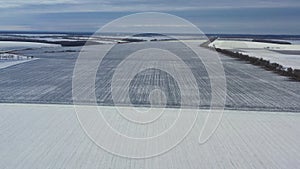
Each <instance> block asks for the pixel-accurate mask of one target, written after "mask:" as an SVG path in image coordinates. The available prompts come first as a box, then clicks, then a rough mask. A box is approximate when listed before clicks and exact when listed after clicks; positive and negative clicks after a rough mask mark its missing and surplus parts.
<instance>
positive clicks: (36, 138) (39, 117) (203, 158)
mask: <svg viewBox="0 0 300 169" xmlns="http://www.w3.org/2000/svg"><path fill="white" fill-rule="evenodd" d="M81 108H85V107H84V106H82V107H81ZM98 108H99V109H100V110H102V111H104V112H107V114H108V115H109V114H110V115H111V116H109V118H108V119H109V122H110V123H111V125H112V126H113V127H115V129H116V130H118V131H121V132H124V133H125V134H127V135H136V134H139V131H140V129H141V128H143V127H142V126H139V125H135V126H134V127H132V126H131V125H119V124H124V119H121V118H118V116H115V114H114V111H112V108H111V107H98ZM119 108H120V109H121V110H123V109H125V108H122V107H119ZM0 110H1V111H0V134H1V137H0V150H1V151H0V159H1V160H0V168H3V169H32V168H52V169H55V168H65V169H77V168H78V169H79V168H80V169H94V168H95V169H96V168H101V169H102V168H103V169H108V168H113V169H140V168H143V169H166V168H178V169H179V168H182V169H199V168H239V169H244V168H286V169H288V168H297V167H298V166H299V165H300V147H299V140H300V132H299V131H300V130H299V129H300V114H299V113H288V112H280V113H279V112H277V113H275V112H273V113H272V112H255V111H253V112H249V111H230V110H228V111H225V113H224V116H223V120H222V121H221V123H220V126H219V127H218V129H217V130H216V132H215V133H214V135H213V136H212V137H211V139H210V140H209V141H208V142H206V143H205V144H202V145H199V144H198V137H199V132H200V129H201V127H202V125H203V121H204V117H205V115H206V111H203V112H200V114H199V116H198V119H197V122H196V125H195V126H194V128H193V129H192V131H191V133H190V134H189V135H188V136H187V138H186V139H185V140H184V141H183V142H181V143H180V144H179V145H178V146H177V147H175V148H174V149H172V150H171V151H169V152H167V153H166V154H163V155H161V156H158V157H155V158H150V159H140V160H136V159H128V158H122V157H118V156H114V155H112V154H110V153H108V152H106V151H104V150H103V149H101V148H99V147H98V146H97V145H95V144H94V143H93V142H92V141H91V140H90V139H89V137H88V136H87V135H86V134H85V133H84V131H83V129H82V128H81V127H80V125H79V122H78V120H77V118H76V114H75V111H74V107H73V106H72V105H69V106H66V105H36V104H0ZM188 111H192V110H188ZM173 116H175V113H173V109H168V110H166V111H165V114H164V116H162V119H161V122H163V123H164V124H166V125H167V124H170V121H171V120H173V119H174V118H172V117H173ZM125 122H126V121H125ZM126 123H128V122H126ZM126 123H125V124H126ZM140 127H141V128H140ZM150 131H151V130H148V132H146V133H142V134H143V135H147V134H151V132H150ZM158 131H159V128H157V131H156V132H158ZM99 132H105V131H101V129H99ZM149 132H150V133H149ZM165 141H166V142H168V140H165ZM111 144H112V145H115V144H118V145H115V146H119V147H120V149H124V150H125V151H126V148H132V149H136V147H128V146H127V147H124V146H122V145H119V142H118V141H117V140H111ZM148 148H150V147H148ZM136 151H143V149H136Z"/></svg>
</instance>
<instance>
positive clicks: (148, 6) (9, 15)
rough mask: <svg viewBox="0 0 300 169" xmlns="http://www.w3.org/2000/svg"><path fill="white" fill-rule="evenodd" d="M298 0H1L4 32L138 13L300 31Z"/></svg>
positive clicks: (87, 26)
mask: <svg viewBox="0 0 300 169" xmlns="http://www.w3.org/2000/svg"><path fill="white" fill-rule="evenodd" d="M299 11H300V1H299V0H286V1H282V0H253V1H249V0H211V1H208V0H206V1H203V0H191V1H188V2H186V1H179V0H174V1H172V2H171V1H166V0H153V1H148V0H126V1H125V0H110V1H107V0H98V1H97V0H85V1H84V0H45V1H39V0H27V1H23V0H11V1H3V0H0V22H1V24H0V31H52V32H53V31H70V32H94V31H96V30H98V29H99V28H100V27H101V26H103V25H104V24H106V23H108V22H110V21H112V20H114V19H116V18H119V17H122V16H125V15H128V14H133V13H137V12H165V13H170V14H173V15H177V16H179V17H182V18H185V19H187V20H189V21H190V22H192V23H194V24H195V25H196V26H198V27H199V28H200V29H201V30H202V31H203V32H204V33H227V34H294V35H299V34H300V29H299V27H300V22H298V20H299V16H300V12H299Z"/></svg>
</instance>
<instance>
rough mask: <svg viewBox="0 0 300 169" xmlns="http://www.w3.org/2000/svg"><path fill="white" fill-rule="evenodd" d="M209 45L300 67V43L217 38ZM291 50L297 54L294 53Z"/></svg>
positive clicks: (295, 67) (296, 67) (285, 65)
mask: <svg viewBox="0 0 300 169" xmlns="http://www.w3.org/2000/svg"><path fill="white" fill-rule="evenodd" d="M209 46H210V47H216V48H220V49H227V50H234V51H238V52H240V53H243V54H246V55H249V56H253V57H257V58H263V59H265V60H269V61H270V62H271V63H273V62H274V63H278V64H281V65H283V66H284V67H287V68H288V67H291V68H293V69H300V55H299V53H300V45H299V44H292V45H285V44H271V43H261V42H251V41H243V40H216V41H214V42H212V43H210V44H209ZM282 52H285V53H287V54H284V53H282ZM291 52H294V53H297V54H292V53H291ZM289 53H290V54H289Z"/></svg>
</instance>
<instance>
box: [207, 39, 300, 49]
mask: <svg viewBox="0 0 300 169" xmlns="http://www.w3.org/2000/svg"><path fill="white" fill-rule="evenodd" d="M209 46H210V47H213V46H215V47H216V48H221V49H272V50H300V45H283V44H272V43H261V42H251V41H241V40H236V41H235V40H216V41H214V42H212V43H211V44H210V45H209Z"/></svg>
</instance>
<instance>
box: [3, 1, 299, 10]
mask: <svg viewBox="0 0 300 169" xmlns="http://www.w3.org/2000/svg"><path fill="white" fill-rule="evenodd" d="M41 7H43V8H41ZM280 7H300V1H299V0H285V1H282V0H252V1H249V0H209V1H208V0H205V1H203V0H189V1H184V0H172V1H168V0H44V1H42V0H26V1H25V0H11V1H3V0H1V1H0V8H18V9H19V10H21V11H22V9H23V10H26V9H31V11H32V12H91V11H114V12H116V11H119V12H120V11H183V10H199V9H202V10H207V9H230V8H280ZM27 12H29V11H27Z"/></svg>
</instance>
